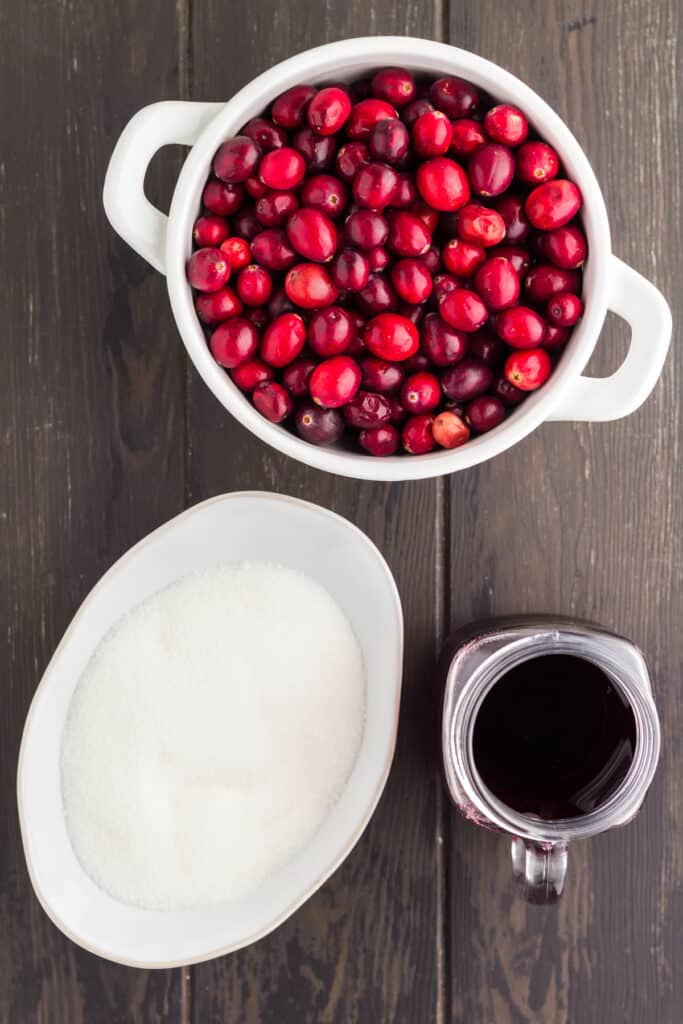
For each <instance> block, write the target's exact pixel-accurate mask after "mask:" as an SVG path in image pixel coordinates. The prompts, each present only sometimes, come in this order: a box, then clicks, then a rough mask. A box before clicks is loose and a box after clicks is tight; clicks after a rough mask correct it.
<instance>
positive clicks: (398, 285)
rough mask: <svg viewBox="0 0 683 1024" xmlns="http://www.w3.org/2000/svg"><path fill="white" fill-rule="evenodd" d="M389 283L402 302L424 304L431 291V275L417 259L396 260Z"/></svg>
mask: <svg viewBox="0 0 683 1024" xmlns="http://www.w3.org/2000/svg"><path fill="white" fill-rule="evenodd" d="M391 281H392V284H393V286H394V288H395V289H396V292H397V293H398V296H399V298H401V299H403V301H404V302H409V303H411V304H413V305H418V304H419V303H421V302H426V301H427V299H428V298H429V296H430V294H431V291H432V275H431V274H430V273H429V271H428V270H427V268H426V267H425V265H424V263H422V262H421V261H420V260H418V259H405V260H397V262H396V263H394V265H393V267H392V269H391Z"/></svg>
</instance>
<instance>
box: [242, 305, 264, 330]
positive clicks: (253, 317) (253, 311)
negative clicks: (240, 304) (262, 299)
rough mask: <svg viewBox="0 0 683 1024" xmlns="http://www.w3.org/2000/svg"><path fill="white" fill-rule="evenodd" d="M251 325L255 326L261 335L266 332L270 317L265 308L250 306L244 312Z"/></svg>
mask: <svg viewBox="0 0 683 1024" xmlns="http://www.w3.org/2000/svg"><path fill="white" fill-rule="evenodd" d="M244 315H245V317H246V318H247V320H248V321H249V323H250V324H253V325H254V327H255V328H256V330H257V331H258V332H259V334H260V333H261V332H262V331H264V330H265V328H266V327H267V326H268V324H269V323H270V317H269V316H268V312H267V310H266V308H265V307H264V306H250V307H249V308H248V309H246V310H245V312H244Z"/></svg>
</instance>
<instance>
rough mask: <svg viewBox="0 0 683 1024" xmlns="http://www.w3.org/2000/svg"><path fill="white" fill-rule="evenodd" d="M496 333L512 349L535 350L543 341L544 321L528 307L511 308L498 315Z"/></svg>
mask: <svg viewBox="0 0 683 1024" xmlns="http://www.w3.org/2000/svg"><path fill="white" fill-rule="evenodd" d="M496 332H497V334H498V337H499V338H502V339H503V341H506V342H507V343H508V345H511V346H512V348H535V347H536V346H537V345H540V344H541V342H542V341H543V335H544V334H545V320H544V319H543V317H541V316H539V314H538V313H536V311H535V310H533V309H529V307H528V306H512V307H511V308H510V309H504V310H503V311H502V313H500V314H499V315H498V319H497V320H496Z"/></svg>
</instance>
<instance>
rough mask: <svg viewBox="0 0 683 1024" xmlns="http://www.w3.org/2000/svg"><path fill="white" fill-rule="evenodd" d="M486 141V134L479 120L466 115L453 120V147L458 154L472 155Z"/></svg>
mask: <svg viewBox="0 0 683 1024" xmlns="http://www.w3.org/2000/svg"><path fill="white" fill-rule="evenodd" d="M485 143H486V135H485V134H484V130H483V128H482V126H481V124H480V123H479V121H473V120H472V119H471V118H467V117H464V118H462V119H461V120H459V121H454V122H453V137H452V140H451V149H452V150H453V152H454V153H456V154H457V155H458V156H461V157H462V156H471V155H472V153H476V151H477V150H478V149H480V148H481V146H483V145H484V144H485Z"/></svg>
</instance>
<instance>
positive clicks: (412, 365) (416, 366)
mask: <svg viewBox="0 0 683 1024" xmlns="http://www.w3.org/2000/svg"><path fill="white" fill-rule="evenodd" d="M431 365H432V364H431V362H430V361H429V357H428V356H427V355H426V354H425V353H424V352H422V350H421V349H418V350H417V352H416V353H415V354H414V355H412V356H410V358H409V359H406V360H405V361H404V363H403V368H404V369H405V371H406V373H409V374H410V373H421V372H422V371H423V370H430V369H431Z"/></svg>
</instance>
